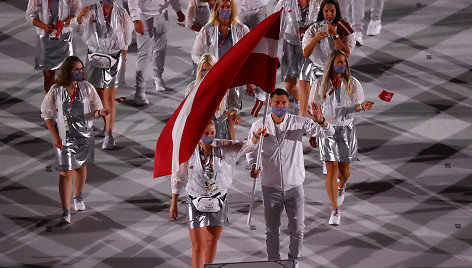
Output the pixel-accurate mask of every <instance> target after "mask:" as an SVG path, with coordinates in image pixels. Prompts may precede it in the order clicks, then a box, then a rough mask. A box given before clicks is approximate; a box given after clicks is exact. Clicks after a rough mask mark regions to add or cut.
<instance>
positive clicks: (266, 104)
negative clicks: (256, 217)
mask: <svg viewBox="0 0 472 268" xmlns="http://www.w3.org/2000/svg"><path fill="white" fill-rule="evenodd" d="M268 104H269V93H266V103H265V106H264V117H263V118H262V130H264V128H265V121H266V115H267V107H268V106H269V105H268ZM263 142H264V135H261V140H260V141H259V146H258V147H257V157H256V170H257V169H259V167H260V166H261V164H260V159H261V154H262V143H263ZM256 180H257V179H254V181H253V182H252V192H251V202H250V203H249V213H248V215H247V225H248V226H249V227H250V228H251V229H255V228H256V226H255V225H251V218H252V212H253V210H254V196H255V194H256Z"/></svg>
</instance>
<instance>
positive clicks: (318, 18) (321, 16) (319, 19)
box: [316, 0, 342, 24]
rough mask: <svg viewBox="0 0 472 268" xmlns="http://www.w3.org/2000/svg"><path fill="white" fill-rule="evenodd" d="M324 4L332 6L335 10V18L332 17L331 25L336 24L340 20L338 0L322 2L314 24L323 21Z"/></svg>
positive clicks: (324, 0)
mask: <svg viewBox="0 0 472 268" xmlns="http://www.w3.org/2000/svg"><path fill="white" fill-rule="evenodd" d="M326 4H332V5H334V7H335V8H336V17H334V20H333V24H335V23H338V21H340V20H341V18H342V16H341V8H340V7H339V3H338V0H323V2H321V5H320V11H319V12H318V17H317V18H316V22H320V21H323V20H324V19H325V17H324V15H323V8H324V7H325V6H326Z"/></svg>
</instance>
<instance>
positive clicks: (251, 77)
mask: <svg viewBox="0 0 472 268" xmlns="http://www.w3.org/2000/svg"><path fill="white" fill-rule="evenodd" d="M277 61H278V58H271V57H269V56H267V55H266V54H260V53H253V54H251V55H250V56H249V58H248V59H247V60H246V62H245V63H244V65H243V67H242V68H241V70H240V71H239V73H238V75H237V76H236V77H235V78H234V80H233V83H232V84H231V87H236V86H242V85H247V84H255V85H257V86H259V87H260V88H262V89H263V90H264V91H266V92H269V93H271V92H273V91H274V89H275V82H276V81H275V79H272V77H273V76H275V75H276V73H277Z"/></svg>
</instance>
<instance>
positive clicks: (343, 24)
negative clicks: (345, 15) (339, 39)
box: [335, 19, 354, 35]
mask: <svg viewBox="0 0 472 268" xmlns="http://www.w3.org/2000/svg"><path fill="white" fill-rule="evenodd" d="M335 26H337V27H338V28H339V29H340V30H341V32H343V34H344V35H350V34H352V33H353V32H354V30H353V29H352V27H351V24H350V23H349V22H347V21H345V20H343V19H342V20H340V21H338V22H337V23H336V24H335Z"/></svg>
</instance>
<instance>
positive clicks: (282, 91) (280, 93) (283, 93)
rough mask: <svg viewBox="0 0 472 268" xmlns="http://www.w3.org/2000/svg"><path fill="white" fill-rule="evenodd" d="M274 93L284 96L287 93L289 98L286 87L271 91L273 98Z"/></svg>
mask: <svg viewBox="0 0 472 268" xmlns="http://www.w3.org/2000/svg"><path fill="white" fill-rule="evenodd" d="M274 95H278V96H283V95H285V96H287V98H288V97H289V96H288V93H287V91H285V89H281V88H276V89H275V90H274V92H272V93H270V98H271V99H272V97H273V96H274Z"/></svg>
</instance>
